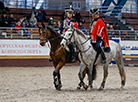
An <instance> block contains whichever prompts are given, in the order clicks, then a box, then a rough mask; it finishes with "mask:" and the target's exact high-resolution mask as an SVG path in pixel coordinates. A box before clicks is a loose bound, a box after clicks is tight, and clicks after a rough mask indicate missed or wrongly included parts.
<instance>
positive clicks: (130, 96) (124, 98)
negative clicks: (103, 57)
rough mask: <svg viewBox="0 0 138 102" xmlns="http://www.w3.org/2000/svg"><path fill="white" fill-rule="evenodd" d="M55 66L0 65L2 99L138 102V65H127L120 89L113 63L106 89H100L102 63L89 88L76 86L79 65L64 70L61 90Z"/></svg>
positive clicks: (13, 101)
mask: <svg viewBox="0 0 138 102" xmlns="http://www.w3.org/2000/svg"><path fill="white" fill-rule="evenodd" d="M53 70H54V68H53V67H26V68H23V67H3V68H0V102H138V67H125V70H126V76H127V82H126V86H125V89H124V90H120V86H121V84H120V82H121V81H120V75H119V73H118V69H117V67H115V66H114V67H111V66H110V67H109V76H108V79H107V83H106V86H105V89H104V90H103V91H98V88H99V86H100V84H101V81H102V78H103V69H102V67H100V66H99V67H98V68H97V78H96V80H95V81H94V84H93V86H94V88H93V90H92V91H90V92H89V91H85V90H83V89H81V90H77V89H76V87H77V85H78V82H79V79H78V76H77V73H78V71H79V66H66V67H64V68H63V69H62V70H61V79H62V85H63V87H62V90H61V91H57V90H55V88H54V85H53V77H52V73H53ZM85 82H87V78H86V79H85Z"/></svg>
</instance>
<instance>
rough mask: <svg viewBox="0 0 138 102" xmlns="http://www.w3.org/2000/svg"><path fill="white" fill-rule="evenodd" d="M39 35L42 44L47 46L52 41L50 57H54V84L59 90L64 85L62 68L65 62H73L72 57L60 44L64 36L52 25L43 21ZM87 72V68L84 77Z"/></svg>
mask: <svg viewBox="0 0 138 102" xmlns="http://www.w3.org/2000/svg"><path fill="white" fill-rule="evenodd" d="M37 26H38V25H37ZM38 27H39V26H38ZM39 35H40V45H41V46H45V43H46V42H48V41H49V42H50V45H51V47H50V58H52V62H53V66H54V67H55V70H54V71H53V78H54V85H55V88H56V89H57V90H60V89H61V87H62V84H61V78H60V69H61V68H62V67H63V66H64V65H65V63H71V57H68V55H69V53H68V52H67V51H66V50H65V48H63V47H62V46H61V45H60V42H61V40H62V38H63V37H61V36H60V35H59V34H58V33H57V32H56V31H55V30H54V29H53V28H52V27H50V26H45V25H44V24H43V23H42V27H39ZM78 53H79V52H76V53H75V57H76V60H77V61H79V58H78ZM86 73H87V68H85V70H84V71H83V78H84V77H85V74H86ZM79 86H81V82H80V83H79ZM83 86H84V88H85V89H86V88H87V86H86V85H83Z"/></svg>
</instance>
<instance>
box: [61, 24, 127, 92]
mask: <svg viewBox="0 0 138 102" xmlns="http://www.w3.org/2000/svg"><path fill="white" fill-rule="evenodd" d="M70 42H74V43H75V44H76V45H77V46H78V48H79V51H80V53H79V59H80V61H81V64H80V72H79V78H80V81H81V82H82V85H85V84H84V82H83V78H82V72H83V71H84V68H85V67H86V66H88V80H89V85H88V89H87V90H91V88H92V81H93V79H94V78H93V77H95V76H93V75H92V74H93V69H94V68H95V67H96V66H97V65H99V64H101V55H99V56H98V58H97V60H96V61H95V58H96V54H97V52H96V51H95V50H94V49H93V47H92V46H91V44H90V40H89V37H88V36H86V35H85V34H84V33H83V32H82V31H80V30H78V29H76V28H74V27H70V29H68V31H67V32H66V33H65V36H64V38H63V40H62V41H61V43H60V44H61V45H62V46H63V47H66V46H67V45H68V44H69V43H70ZM109 45H110V49H111V51H110V52H108V53H105V56H106V60H107V61H106V63H105V64H103V70H104V77H103V81H102V83H101V86H100V88H99V90H103V89H104V86H105V82H106V79H107V76H108V66H109V63H110V62H111V60H112V59H114V60H115V62H116V64H117V66H118V69H119V73H120V76H121V88H123V87H124V86H125V82H126V74H125V70H124V63H123V59H122V51H121V46H120V45H119V44H118V43H116V42H114V41H109Z"/></svg>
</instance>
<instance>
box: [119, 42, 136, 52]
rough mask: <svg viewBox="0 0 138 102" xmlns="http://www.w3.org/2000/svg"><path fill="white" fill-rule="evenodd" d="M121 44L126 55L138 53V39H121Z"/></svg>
mask: <svg viewBox="0 0 138 102" xmlns="http://www.w3.org/2000/svg"><path fill="white" fill-rule="evenodd" d="M120 44H121V48H122V52H123V54H124V55H138V41H121V42H120Z"/></svg>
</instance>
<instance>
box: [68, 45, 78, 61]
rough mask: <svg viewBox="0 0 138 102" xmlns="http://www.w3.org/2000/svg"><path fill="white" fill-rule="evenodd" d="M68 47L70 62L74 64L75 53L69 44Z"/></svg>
mask: <svg viewBox="0 0 138 102" xmlns="http://www.w3.org/2000/svg"><path fill="white" fill-rule="evenodd" d="M68 47H69V50H70V52H71V62H72V63H74V62H76V58H75V51H74V47H73V44H72V43H70V44H69V46H68Z"/></svg>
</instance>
